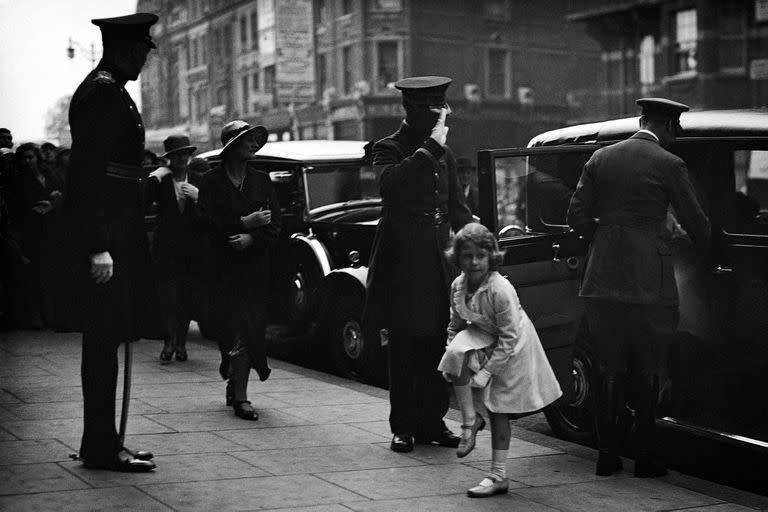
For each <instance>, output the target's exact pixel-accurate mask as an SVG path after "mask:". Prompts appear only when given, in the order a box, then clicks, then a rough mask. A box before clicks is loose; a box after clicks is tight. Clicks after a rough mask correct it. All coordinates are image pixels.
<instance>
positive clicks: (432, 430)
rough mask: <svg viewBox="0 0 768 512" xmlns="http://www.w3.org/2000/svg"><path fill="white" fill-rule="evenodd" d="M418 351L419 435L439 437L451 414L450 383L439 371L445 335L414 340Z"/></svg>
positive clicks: (417, 431)
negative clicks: (446, 419)
mask: <svg viewBox="0 0 768 512" xmlns="http://www.w3.org/2000/svg"><path fill="white" fill-rule="evenodd" d="M415 343H416V346H417V347H418V348H419V350H418V353H417V354H416V356H417V363H416V364H417V368H418V374H419V377H418V378H417V386H419V385H420V386H419V388H418V391H419V403H418V409H417V410H418V422H419V423H418V426H417V430H416V433H417V434H425V435H428V436H432V435H437V434H440V433H441V432H443V431H444V430H445V429H446V426H445V423H444V422H443V418H444V417H445V415H446V413H447V412H448V405H449V401H450V392H449V387H448V383H447V382H446V381H445V379H443V376H442V374H441V373H440V371H438V369H437V365H438V364H439V363H440V358H441V357H442V354H443V351H444V350H445V337H444V336H423V337H419V338H417V339H416V340H415Z"/></svg>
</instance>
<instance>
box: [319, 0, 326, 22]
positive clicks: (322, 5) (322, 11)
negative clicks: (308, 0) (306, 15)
mask: <svg viewBox="0 0 768 512" xmlns="http://www.w3.org/2000/svg"><path fill="white" fill-rule="evenodd" d="M327 22H328V0H317V24H318V25H324V24H325V23H327Z"/></svg>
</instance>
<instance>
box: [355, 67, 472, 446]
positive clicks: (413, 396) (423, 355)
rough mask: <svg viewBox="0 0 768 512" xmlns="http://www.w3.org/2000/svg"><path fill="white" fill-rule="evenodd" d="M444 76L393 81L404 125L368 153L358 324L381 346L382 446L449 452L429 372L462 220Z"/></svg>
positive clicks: (439, 345) (442, 334)
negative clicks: (388, 437)
mask: <svg viewBox="0 0 768 512" xmlns="http://www.w3.org/2000/svg"><path fill="white" fill-rule="evenodd" d="M450 83H451V79H450V78H445V77H439V76H422V77H412V78H406V79H403V80H400V81H398V82H397V83H396V84H395V87H397V88H398V89H399V90H400V91H401V92H402V95H403V107H404V108H405V114H406V118H405V121H404V122H403V123H402V125H401V126H400V129H399V130H398V131H397V132H395V133H393V134H392V135H390V136H388V137H386V138H384V139H382V140H380V141H378V142H376V143H375V144H374V146H373V165H374V166H379V167H381V168H382V173H381V182H380V190H381V198H382V202H383V206H384V207H383V211H382V219H381V221H380V223H379V226H378V229H377V231H376V237H375V239H374V242H373V249H372V256H371V269H370V272H369V277H368V279H369V281H368V284H369V286H368V301H367V304H366V309H365V313H364V323H365V326H366V332H367V333H368V336H369V339H375V340H377V341H378V340H379V339H380V338H383V340H382V341H383V343H388V346H389V351H388V353H389V398H390V405H391V411H390V417H389V423H390V428H391V430H392V433H393V434H394V436H393V438H392V444H391V448H392V450H394V451H398V452H408V451H411V450H413V446H414V441H415V442H420V443H433V442H436V443H438V444H440V445H442V446H448V447H454V448H455V447H456V446H458V442H459V437H458V436H456V435H454V434H453V433H452V432H451V431H450V430H448V429H447V428H446V426H445V423H444V422H443V416H444V415H445V413H446V412H447V410H448V388H447V386H446V383H445V381H444V380H443V379H442V377H441V375H440V372H438V371H437V365H438V363H439V361H440V357H441V356H442V353H443V351H444V349H445V339H446V327H447V324H448V309H449V307H448V292H449V289H450V283H451V280H452V277H453V276H452V273H453V270H452V269H451V268H450V266H449V264H448V262H447V261H446V259H445V256H444V255H443V250H444V249H445V248H446V246H447V244H448V238H449V232H450V229H451V227H453V229H454V230H458V229H460V228H461V227H462V226H463V225H464V224H466V223H467V222H470V221H471V219H472V217H471V214H470V212H469V209H468V208H467V206H466V204H465V202H464V194H462V191H461V188H460V186H459V181H458V177H457V172H456V161H455V158H454V156H453V154H452V153H451V150H450V148H449V147H448V146H447V144H446V138H447V134H448V128H447V127H446V126H445V119H446V116H447V115H448V113H449V112H450V108H449V107H448V105H447V104H446V102H445V92H446V90H447V88H448V86H449V85H450Z"/></svg>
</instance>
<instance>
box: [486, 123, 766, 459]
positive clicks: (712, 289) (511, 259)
mask: <svg viewBox="0 0 768 512" xmlns="http://www.w3.org/2000/svg"><path fill="white" fill-rule="evenodd" d="M680 121H681V125H682V128H683V132H682V135H681V136H680V137H679V138H678V139H677V141H676V143H675V144H674V145H673V147H672V148H671V151H673V152H674V153H676V154H677V155H679V156H680V157H681V158H683V159H684V160H685V162H686V163H687V166H688V170H689V173H690V176H691V180H692V182H693V185H694V187H695V189H696V193H697V195H698V197H699V198H700V201H701V203H702V205H703V207H704V209H705V212H706V213H707V214H708V215H709V217H710V219H711V221H712V230H713V233H712V235H713V238H712V240H713V242H712V246H711V249H710V250H709V252H708V253H707V254H700V253H697V252H696V250H695V249H694V248H693V246H692V244H691V243H690V239H689V238H687V236H686V233H685V231H684V229H683V228H682V227H681V226H680V225H679V224H678V223H677V221H676V219H675V217H674V212H673V211H670V215H669V216H668V222H667V227H668V229H669V230H670V236H671V237H672V240H673V244H672V248H673V251H672V252H673V260H674V265H675V268H674V271H675V275H676V278H677V279H676V280H677V286H678V291H679V296H680V322H679V327H678V330H677V333H676V335H675V336H674V337H673V338H672V339H670V340H668V343H667V346H666V349H667V350H666V357H665V359H664V362H663V364H662V366H661V367H660V372H661V376H662V379H663V383H664V393H662V394H660V407H659V419H660V420H661V421H662V422H663V423H664V424H666V425H671V426H674V427H675V428H678V429H682V430H686V431H690V432H693V433H696V434H702V435H705V436H714V437H717V438H719V439H726V440H729V441H731V442H736V443H740V444H742V445H743V446H748V447H754V448H757V449H759V450H768V415H766V407H767V402H766V398H765V393H764V390H763V384H764V383H765V379H766V375H768V110H766V109H753V110H731V111H708V112H706V111H702V112H688V113H684V114H683V115H682V117H681V120H680ZM637 129H638V118H636V117H635V118H627V119H618V120H612V121H606V122H602V123H594V124H586V125H580V126H572V127H568V128H563V129H558V130H554V131H550V132H546V133H543V134H540V135H538V136H536V137H534V138H533V139H532V140H531V141H530V143H529V145H528V147H527V148H516V149H493V150H484V151H480V152H479V154H478V179H479V191H480V209H481V211H480V217H481V220H482V222H483V223H484V224H485V225H486V226H488V227H489V228H491V229H492V230H493V232H494V233H497V234H498V235H499V238H500V245H501V247H502V248H503V249H505V250H506V256H505V260H504V264H503V267H502V268H501V272H502V273H503V274H504V275H505V276H506V277H507V278H508V279H509V280H510V281H511V282H512V283H513V284H514V285H515V287H516V288H517V291H518V293H519V295H520V299H521V301H522V304H523V307H524V308H525V310H526V311H527V312H528V314H529V315H530V317H531V318H532V320H533V322H534V324H535V326H536V328H537V330H538V332H539V335H540V337H541V340H542V343H543V345H544V347H545V349H546V351H547V354H548V356H549V358H550V362H551V363H552V366H553V367H554V369H555V371H556V374H557V376H558V378H559V379H560V382H561V385H562V387H563V389H564V391H565V396H564V397H563V399H562V400H561V401H560V403H559V404H558V407H554V408H551V410H549V411H548V412H547V419H548V421H549V423H550V425H551V427H552V429H553V430H554V432H555V433H556V434H558V435H559V436H561V437H564V438H568V439H571V440H581V441H586V440H588V439H590V438H591V436H592V434H593V426H592V418H593V414H594V399H595V390H596V380H595V378H596V376H595V361H594V354H593V353H592V348H591V346H590V332H589V328H588V326H587V323H586V321H585V318H584V307H583V302H582V300H581V299H580V298H579V296H578V289H579V283H580V279H581V276H582V273H583V269H584V263H585V256H586V251H587V248H588V243H587V241H586V240H584V239H582V238H580V237H579V236H577V235H576V234H575V233H574V232H573V231H572V230H570V229H569V228H568V226H567V225H566V221H565V218H566V212H567V208H568V204H569V201H570V197H571V195H572V193H573V191H574V189H575V187H576V184H577V182H578V179H579V176H580V174H581V171H582V168H583V166H584V164H585V162H586V161H587V160H588V159H589V157H590V156H591V155H592V153H593V152H594V151H595V150H597V149H598V148H600V147H603V146H606V145H609V144H613V143H615V142H617V141H620V140H623V139H626V138H628V137H630V136H631V135H632V134H633V133H635V132H636V131H637ZM631 405H632V404H631V400H630V403H629V404H628V408H627V411H628V414H630V415H631V413H632V409H631Z"/></svg>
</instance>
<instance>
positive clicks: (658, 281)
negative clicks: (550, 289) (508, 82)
mask: <svg viewBox="0 0 768 512" xmlns="http://www.w3.org/2000/svg"><path fill="white" fill-rule="evenodd" d="M670 205H671V206H672V207H673V208H674V209H675V212H676V214H677V218H678V219H679V221H680V223H681V224H682V225H683V227H684V228H685V229H686V231H687V232H688V233H689V235H690V236H691V238H692V239H693V240H694V242H695V243H697V244H698V245H699V246H702V247H703V246H706V244H707V242H708V239H709V229H710V226H709V221H708V220H707V218H706V216H705V215H704V213H703V211H702V209H701V206H700V205H699V203H698V201H697V199H696V196H695V194H694V188H693V186H692V184H691V182H690V179H689V177H688V171H687V169H686V166H685V163H684V162H683V160H682V159H680V158H678V157H677V156H675V155H673V154H672V153H669V152H668V151H666V150H665V149H663V148H662V147H661V146H660V145H659V144H658V142H657V141H656V140H655V138H654V137H653V136H651V135H650V134H648V133H644V132H638V133H637V134H635V135H634V136H632V137H631V138H629V139H628V140H625V141H622V142H619V143H617V144H614V145H612V146H608V147H606V148H602V149H599V150H598V151H596V152H595V153H594V155H592V158H590V159H589V161H588V162H587V163H586V165H585V166H584V171H583V173H582V175H581V179H580V180H579V184H578V186H577V188H576V192H575V193H574V194H573V197H572V199H571V204H570V207H569V209H568V224H569V225H570V226H572V227H573V228H574V229H576V230H577V231H582V232H588V231H591V229H590V226H591V225H593V223H594V219H596V218H597V219H599V220H598V223H597V229H596V231H595V233H594V239H593V240H592V242H591V245H590V248H589V259H588V262H587V266H586V270H585V274H584V280H583V282H582V285H581V291H580V295H581V296H582V297H584V298H585V306H586V312H587V319H588V322H589V327H590V332H591V335H592V340H593V343H594V347H595V352H596V354H595V355H596V357H597V359H598V361H599V363H600V370H601V375H602V376H603V379H602V382H603V384H602V386H601V392H600V399H599V400H600V401H601V404H602V405H601V406H600V408H601V410H602V411H603V412H602V413H599V414H600V415H601V416H599V417H600V418H603V420H604V421H603V422H602V423H601V422H600V421H598V435H599V436H600V437H602V438H603V439H604V440H607V442H608V443H609V444H610V443H613V442H615V439H613V437H614V432H613V429H614V421H613V420H612V419H611V418H612V417H613V416H615V414H617V411H616V408H617V407H620V406H621V404H620V402H621V400H622V399H621V398H620V395H621V391H620V389H619V387H620V384H619V383H620V382H621V380H622V378H621V375H623V374H625V373H626V372H627V371H630V370H631V371H632V372H633V374H635V375H636V377H637V380H638V382H639V384H638V387H639V388H641V390H644V391H643V392H641V393H640V395H641V398H640V400H639V403H638V404H637V409H638V412H639V414H638V418H639V419H638V421H639V425H642V426H639V427H638V432H640V437H641V438H642V437H643V435H645V436H646V437H647V438H650V437H651V434H650V432H651V431H652V423H653V421H654V419H653V417H654V409H655V402H656V396H655V393H656V386H657V382H656V373H657V365H658V361H657V359H658V351H659V349H660V346H661V343H663V341H664V338H665V337H666V336H668V335H670V334H671V333H672V332H673V331H674V329H675V328H676V325H677V317H678V315H677V303H678V299H677V286H676V283H675V275H674V269H673V266H672V254H671V251H670V248H669V245H668V238H669V236H668V233H667V232H666V229H665V221H666V218H667V210H668V208H669V206H670ZM601 432H602V434H601ZM646 441H648V439H646ZM601 442H603V441H601ZM601 449H605V450H606V451H612V450H613V447H611V446H605V447H601Z"/></svg>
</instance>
